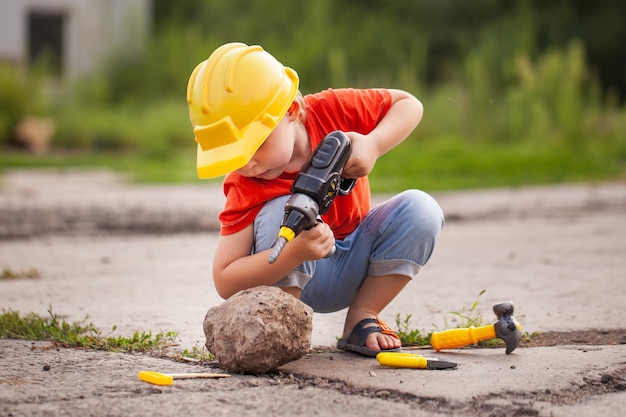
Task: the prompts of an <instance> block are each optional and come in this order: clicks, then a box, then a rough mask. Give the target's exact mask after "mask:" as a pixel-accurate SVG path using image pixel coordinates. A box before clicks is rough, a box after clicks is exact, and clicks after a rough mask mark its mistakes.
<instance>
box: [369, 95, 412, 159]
mask: <svg viewBox="0 0 626 417" xmlns="http://www.w3.org/2000/svg"><path fill="white" fill-rule="evenodd" d="M392 97H394V99H395V101H394V102H393V104H392V105H391V108H390V109H389V111H388V112H387V114H386V115H385V117H383V119H382V120H381V121H380V123H379V124H378V125H377V126H376V128H375V129H374V130H373V131H372V132H370V134H369V135H368V136H370V137H372V138H373V139H374V140H375V142H376V144H377V147H378V156H381V155H384V154H385V153H386V152H388V151H389V150H391V149H393V148H394V147H396V146H397V145H398V144H400V143H401V142H402V141H404V139H406V138H407V137H408V136H409V135H410V134H411V132H412V131H413V130H414V129H415V128H416V127H417V125H418V124H419V122H420V121H421V120H422V115H423V114H424V108H423V106H422V103H421V102H420V101H419V100H418V99H417V98H415V97H414V96H412V95H411V94H408V93H405V92H403V91H398V90H392Z"/></svg>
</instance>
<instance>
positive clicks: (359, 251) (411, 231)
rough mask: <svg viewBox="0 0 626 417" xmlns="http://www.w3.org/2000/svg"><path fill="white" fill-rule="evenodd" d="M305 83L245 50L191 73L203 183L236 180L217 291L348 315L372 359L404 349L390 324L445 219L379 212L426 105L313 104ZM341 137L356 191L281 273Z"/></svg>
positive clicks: (431, 207)
mask: <svg viewBox="0 0 626 417" xmlns="http://www.w3.org/2000/svg"><path fill="white" fill-rule="evenodd" d="M298 81H299V80H298V76H297V74H296V73H295V72H294V71H293V70H292V69H290V68H287V67H284V66H283V65H282V64H281V63H279V62H278V61H277V60H276V59H275V58H274V57H273V56H271V55H270V54H269V53H267V52H266V51H264V50H263V49H262V48H261V47H260V46H247V45H245V44H242V43H229V44H225V45H223V46H221V47H219V48H218V49H217V50H215V51H214V52H213V53H212V54H211V56H210V57H209V58H208V59H207V60H205V61H203V62H201V63H200V64H199V65H198V66H197V67H196V68H195V70H194V71H193V73H192V74H191V77H190V79H189V84H188V87H187V102H188V103H189V114H190V118H191V123H192V125H193V127H194V135H195V138H196V141H197V142H198V145H199V146H198V157H197V158H198V162H197V163H198V175H199V176H200V177H201V178H212V177H218V176H221V175H226V174H227V175H226V178H225V179H224V184H223V186H224V193H225V195H226V204H225V207H224V209H223V211H222V212H221V213H220V215H219V219H220V222H221V233H220V237H219V241H218V244H217V249H216V252H215V256H214V260H213V280H214V283H215V287H216V289H217V291H218V293H219V294H220V296H222V297H223V298H229V297H230V296H232V295H233V294H235V293H236V292H238V291H240V290H243V289H247V288H251V287H256V286H261V285H275V286H279V287H281V288H282V289H283V290H284V291H287V292H288V293H290V294H292V295H294V296H295V297H298V298H300V299H301V300H302V301H303V302H304V303H306V304H308V305H309V306H311V307H312V308H313V309H314V310H315V311H318V312H332V311H338V310H341V309H344V308H348V312H347V316H346V321H345V326H344V329H343V337H342V338H341V339H340V340H339V341H338V343H337V347H338V348H340V349H343V350H349V351H354V352H357V353H360V354H362V355H366V356H371V357H373V356H376V354H377V353H378V352H380V351H398V350H401V343H400V340H399V338H398V337H397V335H395V334H394V333H393V331H392V330H391V329H390V328H389V326H387V325H386V324H384V323H383V322H382V321H381V320H380V319H379V318H378V314H379V313H380V311H381V310H382V309H383V308H384V307H385V306H387V304H389V302H391V301H392V300H393V299H394V297H395V296H396V295H397V294H398V293H399V292H400V291H401V290H402V288H403V287H404V286H405V285H406V284H407V283H408V282H409V281H410V280H411V279H412V277H413V276H415V275H417V273H418V271H419V270H420V268H421V267H422V266H424V265H425V264H426V262H427V261H428V259H429V258H430V255H431V253H432V251H433V248H434V245H435V242H436V240H437V238H438V236H439V233H440V231H441V228H442V227H443V224H444V217H443V213H442V212H441V209H440V207H439V206H438V204H437V203H436V202H435V201H434V200H433V199H432V198H431V197H430V196H428V195H427V194H426V193H424V192H421V191H417V190H409V191H405V192H403V193H401V194H399V195H397V196H395V197H394V198H392V199H390V200H388V201H387V202H385V203H382V204H380V205H378V206H376V207H374V208H370V189H369V183H368V178H367V175H368V174H369V173H370V172H371V171H372V169H373V168H374V165H375V163H376V160H377V159H378V158H379V157H380V156H381V155H383V154H384V153H385V152H387V151H389V150H390V149H392V148H393V147H395V146H397V145H398V144H400V143H401V142H402V141H403V140H404V139H405V138H406V137H407V136H408V135H409V134H410V133H411V132H412V131H413V129H414V128H415V127H416V126H417V124H418V123H419V122H420V120H421V118H422V112H423V109H422V104H421V103H420V102H419V101H418V100H417V99H416V98H415V97H413V96H412V95H411V94H409V93H407V92H404V91H400V90H392V89H366V90H357V89H337V90H332V89H329V90H326V91H323V92H320V93H317V94H312V95H307V96H305V97H303V96H302V95H301V94H300V93H299V91H298ZM335 130H341V131H343V132H345V134H346V135H347V136H348V137H349V139H350V142H351V154H350V157H349V159H348V162H347V163H346V165H345V168H344V171H343V174H342V176H343V177H344V178H356V179H357V181H356V185H355V186H354V188H353V190H352V192H351V193H350V194H348V195H346V196H338V197H336V198H335V200H334V202H333V204H332V205H331V207H330V209H329V210H328V211H327V212H326V213H325V214H324V216H323V220H324V223H320V224H318V225H317V226H315V227H313V228H312V229H310V230H306V231H304V232H302V233H301V234H300V235H298V236H297V237H295V238H294V239H293V240H292V241H291V242H289V243H288V244H287V245H286V246H285V248H284V250H283V251H282V254H281V255H280V256H279V257H278V259H277V260H276V261H275V262H274V263H271V264H270V263H269V262H268V257H269V254H270V252H271V248H272V245H273V243H274V241H275V239H276V236H277V235H278V231H279V229H280V225H281V222H282V219H283V215H284V205H285V202H286V201H287V199H288V197H289V195H290V187H291V184H292V183H293V180H294V178H295V176H296V174H297V173H298V172H299V171H300V169H301V167H302V165H303V164H304V163H305V162H306V161H307V160H308V159H309V157H310V156H311V154H312V152H313V150H314V149H315V147H316V146H317V144H318V143H320V142H321V141H322V140H323V139H324V137H325V136H326V135H327V134H328V133H330V132H332V131H335ZM333 246H334V247H335V248H336V250H335V252H334V253H333V254H332V255H331V256H328V257H326V256H327V255H328V254H329V253H331V251H332V248H333Z"/></svg>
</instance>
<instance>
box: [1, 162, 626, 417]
mask: <svg viewBox="0 0 626 417" xmlns="http://www.w3.org/2000/svg"><path fill="white" fill-rule="evenodd" d="M433 195H434V197H435V198H436V199H437V200H438V201H439V203H440V204H441V206H442V208H443V210H444V213H445V214H446V218H447V223H446V226H445V228H444V231H443V233H442V236H441V239H440V242H439V244H438V246H437V248H436V249H435V253H434V255H433V258H432V260H431V262H430V263H429V264H428V265H427V266H426V268H424V270H423V271H422V272H421V273H420V275H419V276H418V277H416V279H414V280H413V281H412V282H411V283H410V284H409V286H408V287H407V288H406V289H405V290H404V291H403V292H402V293H401V295H400V296H399V297H398V298H397V299H396V300H394V301H393V302H392V304H390V305H389V306H388V307H387V309H386V310H385V311H384V312H383V314H382V315H381V316H382V318H383V319H384V320H385V321H387V322H388V323H389V324H393V323H395V318H396V315H398V314H399V315H401V316H403V317H404V316H405V315H407V314H410V315H411V327H412V328H417V329H421V330H423V331H432V330H437V329H440V328H443V327H444V325H445V324H447V325H448V326H453V325H454V321H453V320H454V318H455V315H454V314H450V312H461V313H463V312H465V311H466V309H469V308H470V307H471V306H472V304H473V303H474V301H476V300H477V297H478V294H479V292H480V291H482V290H486V292H485V293H484V294H483V295H482V296H480V297H479V299H478V301H479V304H478V307H477V310H478V311H480V312H481V313H482V315H483V321H485V322H491V321H492V320H494V319H495V318H494V317H493V313H492V312H491V306H492V305H493V304H495V303H497V302H500V301H503V300H513V301H514V303H515V306H516V311H515V317H516V318H517V320H518V321H519V322H520V323H521V325H522V329H523V331H524V332H529V333H532V332H540V333H541V334H542V335H545V336H546V338H550V337H552V340H553V342H554V343H550V340H547V341H546V342H545V343H543V344H542V345H540V346H533V345H532V344H529V345H528V346H525V345H524V344H522V346H521V347H520V348H518V349H517V350H516V351H515V352H513V353H512V354H511V355H505V354H504V349H501V348H496V349H477V348H470V349H455V350H450V351H445V352H438V353H434V352H432V351H431V350H428V349H426V350H421V349H420V350H418V351H417V352H418V353H424V354H425V355H429V356H436V357H439V358H441V359H444V360H451V361H454V362H457V363H459V367H458V368H457V369H456V370H450V371H427V370H412V369H397V368H386V367H382V366H380V365H378V363H377V362H376V361H375V360H373V359H368V358H362V357H359V356H356V355H353V354H349V353H341V352H337V351H336V350H335V349H334V344H335V343H336V337H337V336H339V334H340V333H341V329H342V327H343V318H344V314H345V311H342V312H337V313H332V314H317V313H316V315H315V317H314V329H313V346H314V347H315V349H313V350H312V351H311V353H309V354H308V355H306V356H305V357H304V358H302V359H300V360H298V361H294V362H291V363H289V364H287V365H284V366H283V367H281V369H280V370H279V372H276V373H273V374H269V375H233V376H232V377H231V378H227V379H221V380H180V381H179V380H177V381H175V383H174V385H173V386H171V387H158V386H154V385H150V384H147V383H144V382H141V381H139V380H138V379H137V372H138V371H139V370H155V371H159V372H213V371H215V370H219V364H215V363H205V364H193V363H191V364H190V363H181V362H175V361H172V360H170V359H167V358H162V357H161V358H160V357H152V356H148V355H129V354H117V353H110V352H97V351H82V350H74V349H64V348H56V347H55V346H51V345H50V343H48V342H29V341H14V340H0V362H1V363H2V366H0V416H22V415H24V416H26V415H29V416H30V415H46V416H56V415H81V416H89V415H94V416H95V415H99V416H101V415H151V416H160V415H172V414H181V415H206V414H208V413H211V414H212V415H224V416H226V415H242V416H248V415H249V416H253V415H254V416H256V415H260V414H266V415H272V416H296V415H302V416H305V415H307V416H308V415H318V416H331V415H332V416H335V415H346V416H352V415H354V416H356V415H359V416H370V415H371V416H374V415H381V414H385V415H415V416H421V415H424V416H426V415H429V416H433V415H434V416H437V415H441V416H457V415H458V416H473V415H476V416H483V415H492V416H506V415H536V416H586V415H590V414H600V413H602V414H603V415H605V416H618V415H620V416H621V415H623V414H624V412H625V411H626V406H625V405H624V404H626V401H625V400H626V394H625V393H624V390H625V384H626V348H625V345H624V343H625V341H626V330H624V327H625V326H624V324H623V323H624V322H625V319H626V310H625V309H624V308H623V300H624V295H623V294H624V293H625V290H626V282H625V280H624V279H623V271H624V270H626V257H625V256H624V255H626V252H625V248H626V237H625V236H626V221H625V220H626V184H625V183H618V182H616V183H602V184H569V185H560V186H542V187H522V188H514V189H494V190H476V191H463V192H445V193H435V194H433ZM384 198H385V196H375V199H376V200H379V199H384ZM222 202H223V197H222V195H221V191H220V189H219V186H218V185H216V184H214V183H202V184H199V185H182V186H138V185H132V184H128V183H126V182H124V181H123V180H121V179H120V178H119V177H116V176H115V175H113V174H111V173H108V172H99V171H88V172H82V171H72V170H64V171H15V172H9V173H7V174H5V175H4V176H3V177H1V178H0V267H2V268H10V269H12V270H14V271H20V270H28V269H30V268H36V269H37V270H38V271H39V272H40V274H41V278H39V279H16V280H0V309H5V310H8V309H10V310H14V311H19V312H21V313H24V314H26V313H28V312H35V313H38V314H41V315H44V316H45V315H47V309H48V307H49V306H52V307H53V310H54V312H55V313H56V314H58V315H59V316H60V317H63V318H65V319H66V320H68V321H81V320H83V319H85V317H86V316H88V317H89V318H88V319H89V321H90V322H93V323H94V325H95V326H96V327H97V328H99V329H101V330H103V331H105V332H106V331H108V330H109V329H112V328H113V326H116V327H117V330H116V333H119V334H122V335H129V334H132V332H134V331H147V330H151V331H153V332H154V331H176V332H178V339H177V341H178V343H179V346H178V347H175V348H174V349H176V348H179V349H185V348H191V347H192V346H202V344H203V343H204V340H203V337H204V336H203V334H202V320H203V318H204V314H205V313H206V311H207V310H208V308H210V307H211V306H213V305H216V304H218V303H220V302H221V299H220V298H219V296H218V295H217V294H216V292H215V289H214V288H213V286H212V283H211V278H210V270H211V257H212V250H213V247H214V245H215V239H216V225H217V223H216V219H215V215H216V214H217V211H218V210H219V208H220V207H221V204H222ZM392 327H393V325H392ZM602 329H606V330H607V331H606V332H605V333H606V334H607V335H610V337H608V336H607V337H604V338H602V337H601V338H599V340H596V341H594V342H593V343H592V344H590V343H581V342H577V340H578V339H576V337H570V338H557V337H556V335H557V333H552V332H562V333H563V334H568V332H569V334H576V332H581V331H585V330H590V331H593V330H597V331H598V334H600V335H601V334H603V333H602V332H601V330H602ZM550 335H552V336H550ZM46 365H47V366H46ZM44 369H47V370H44Z"/></svg>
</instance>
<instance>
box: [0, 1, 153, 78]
mask: <svg viewBox="0 0 626 417" xmlns="http://www.w3.org/2000/svg"><path fill="white" fill-rule="evenodd" d="M150 15H151V0H0V62H2V63H10V64H13V65H16V66H19V67H23V68H28V67H29V66H31V65H33V64H34V63H35V62H37V61H38V60H40V59H43V60H45V61H47V62H48V64H49V65H50V66H51V68H52V70H53V71H54V72H55V73H56V74H58V75H59V76H61V77H62V78H65V79H74V78H76V77H78V76H81V75H86V74H89V73H90V72H93V71H94V70H96V69H97V68H98V67H99V66H101V65H102V64H103V63H104V62H105V61H106V60H107V59H108V58H109V57H111V56H112V55H118V56H119V55H120V54H129V55H132V54H136V53H140V52H141V50H142V48H143V46H144V45H145V43H146V39H147V36H148V31H149V25H150Z"/></svg>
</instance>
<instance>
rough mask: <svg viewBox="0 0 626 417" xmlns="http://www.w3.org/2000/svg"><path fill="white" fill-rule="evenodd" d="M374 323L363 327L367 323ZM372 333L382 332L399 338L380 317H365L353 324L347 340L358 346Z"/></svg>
mask: <svg viewBox="0 0 626 417" xmlns="http://www.w3.org/2000/svg"><path fill="white" fill-rule="evenodd" d="M371 323H376V326H369V327H365V325H367V324H371ZM372 333H383V334H386V335H389V336H392V337H395V338H396V339H398V340H400V338H399V337H398V335H397V334H395V333H394V331H393V330H391V327H389V325H387V323H385V322H384V321H382V320H381V319H380V318H378V317H376V318H366V319H363V320H361V321H360V322H358V323H357V324H356V326H354V329H352V333H350V337H348V341H349V342H350V343H353V344H355V345H358V346H362V345H364V344H365V341H366V340H367V337H368V336H369V335H370V334H372Z"/></svg>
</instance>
